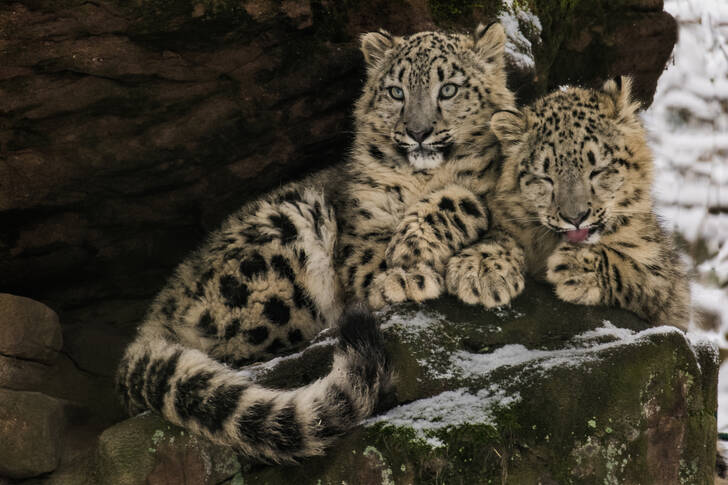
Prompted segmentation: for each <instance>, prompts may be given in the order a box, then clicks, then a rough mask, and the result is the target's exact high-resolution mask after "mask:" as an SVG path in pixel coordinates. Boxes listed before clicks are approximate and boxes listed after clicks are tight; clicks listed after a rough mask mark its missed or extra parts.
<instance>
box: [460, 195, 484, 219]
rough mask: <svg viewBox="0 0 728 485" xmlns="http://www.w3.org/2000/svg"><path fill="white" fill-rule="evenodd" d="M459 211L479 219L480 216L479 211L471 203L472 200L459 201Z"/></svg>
mask: <svg viewBox="0 0 728 485" xmlns="http://www.w3.org/2000/svg"><path fill="white" fill-rule="evenodd" d="M460 210H462V211H463V212H464V213H466V214H468V215H469V216H473V217H481V216H482V214H481V213H480V209H478V206H477V205H475V204H474V203H473V201H472V200H468V199H463V200H461V201H460Z"/></svg>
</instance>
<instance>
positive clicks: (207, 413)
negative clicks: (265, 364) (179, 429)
mask: <svg viewBox="0 0 728 485" xmlns="http://www.w3.org/2000/svg"><path fill="white" fill-rule="evenodd" d="M246 387H247V386H220V387H218V388H217V389H215V391H214V392H213V393H212V396H210V397H209V398H208V399H207V402H205V404H204V405H203V406H202V413H201V415H200V416H198V418H197V420H198V421H199V422H200V423H201V424H202V425H203V426H205V427H206V428H207V429H208V430H210V432H212V433H215V432H217V431H220V430H221V429H222V427H223V425H224V424H225V421H226V420H227V419H228V418H229V417H230V416H231V415H232V414H233V412H235V409H236V408H237V407H238V400H239V399H240V395H241V394H242V393H243V391H244V390H245V388H246Z"/></svg>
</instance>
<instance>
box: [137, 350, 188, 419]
mask: <svg viewBox="0 0 728 485" xmlns="http://www.w3.org/2000/svg"><path fill="white" fill-rule="evenodd" d="M181 353H182V352H181V351H177V352H175V353H174V354H172V356H171V357H170V358H169V359H159V360H156V361H155V362H154V363H153V364H152V365H151V366H150V368H149V378H148V379H147V382H146V384H145V386H144V387H145V389H144V394H145V395H146V396H147V404H149V406H150V407H151V408H152V409H154V410H155V411H160V410H161V409H162V406H163V405H164V396H166V395H167V393H168V392H169V390H170V388H171V386H170V384H169V380H170V379H171V378H172V376H173V375H174V373H175V371H176V370H177V362H178V361H179V356H180V354H181Z"/></svg>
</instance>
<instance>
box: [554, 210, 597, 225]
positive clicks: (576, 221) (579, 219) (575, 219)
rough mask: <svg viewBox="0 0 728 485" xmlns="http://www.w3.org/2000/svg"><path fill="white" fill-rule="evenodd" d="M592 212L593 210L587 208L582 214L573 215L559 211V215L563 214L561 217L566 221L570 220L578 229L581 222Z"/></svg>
mask: <svg viewBox="0 0 728 485" xmlns="http://www.w3.org/2000/svg"><path fill="white" fill-rule="evenodd" d="M590 212H591V209H587V210H585V211H584V212H582V213H580V214H576V215H574V216H572V215H568V216H567V215H566V214H564V213H563V212H559V215H560V216H561V218H562V219H563V220H565V221H566V222H568V223H570V224H574V227H576V228H577V229H578V228H579V224H581V223H582V222H584V221H585V220H586V218H587V217H589V213H590Z"/></svg>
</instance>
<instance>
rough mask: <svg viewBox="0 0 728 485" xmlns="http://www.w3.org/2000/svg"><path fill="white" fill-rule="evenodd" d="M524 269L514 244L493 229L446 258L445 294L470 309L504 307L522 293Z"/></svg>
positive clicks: (522, 261) (504, 234)
mask: <svg viewBox="0 0 728 485" xmlns="http://www.w3.org/2000/svg"><path fill="white" fill-rule="evenodd" d="M525 266H526V260H525V254H524V251H523V248H521V246H520V245H519V244H518V242H516V240H515V239H514V238H513V237H511V236H510V235H509V234H508V233H506V232H504V231H502V230H499V229H494V230H491V231H490V232H489V233H488V235H487V236H486V237H485V238H483V239H482V240H480V241H479V242H477V243H476V244H474V245H472V246H470V247H468V248H465V249H463V250H462V251H460V252H459V253H458V254H456V255H455V256H453V257H452V258H450V261H449V262H448V264H447V276H446V283H447V291H448V293H450V294H451V295H455V296H457V297H458V298H459V299H460V300H461V301H463V302H465V303H469V304H471V305H473V304H481V305H483V306H485V307H486V308H494V307H499V306H502V305H506V304H508V303H510V301H511V300H512V299H513V298H515V297H516V296H518V295H519V294H520V293H521V291H523V288H524V286H525V285H524V276H523V275H524V272H525Z"/></svg>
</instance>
